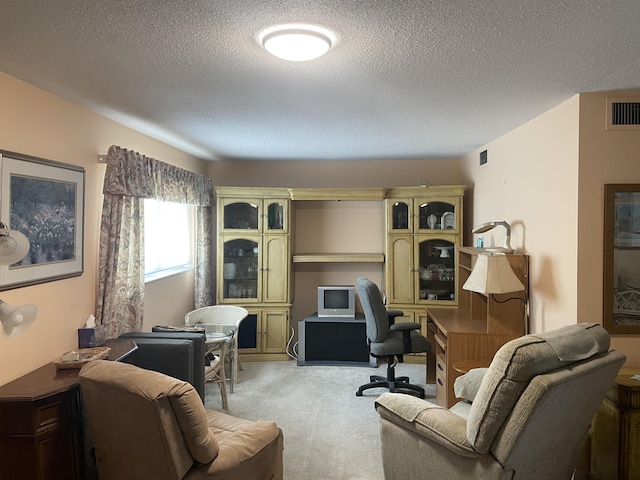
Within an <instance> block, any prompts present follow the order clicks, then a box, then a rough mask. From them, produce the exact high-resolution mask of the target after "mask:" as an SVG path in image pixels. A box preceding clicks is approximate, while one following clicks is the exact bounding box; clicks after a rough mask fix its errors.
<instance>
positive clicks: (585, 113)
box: [577, 91, 640, 366]
mask: <svg viewBox="0 0 640 480" xmlns="http://www.w3.org/2000/svg"><path fill="white" fill-rule="evenodd" d="M611 95H612V96H622V97H626V96H632V95H635V98H638V97H640V91H635V92H615V93H614V92H612V93H611ZM606 98H607V94H606V93H593V94H583V95H581V96H580V172H579V179H580V183H579V185H580V191H579V195H578V203H579V205H580V210H579V215H578V234H579V238H580V243H579V245H578V252H577V256H578V272H577V286H578V297H577V298H578V318H580V319H581V320H582V321H588V322H598V323H599V322H601V321H602V312H603V299H602V288H603V271H602V265H603V237H604V232H603V218H604V184H605V183H640V130H606V129H605V110H606ZM612 346H613V348H616V349H618V350H620V351H622V352H624V353H625V354H626V355H627V365H629V366H640V348H639V347H640V335H614V336H613V338H612Z"/></svg>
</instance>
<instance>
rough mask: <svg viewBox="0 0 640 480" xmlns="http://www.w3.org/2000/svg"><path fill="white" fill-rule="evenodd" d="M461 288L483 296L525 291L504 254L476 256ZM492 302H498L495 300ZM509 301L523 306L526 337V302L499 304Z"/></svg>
mask: <svg viewBox="0 0 640 480" xmlns="http://www.w3.org/2000/svg"><path fill="white" fill-rule="evenodd" d="M462 288H463V289H464V290H469V291H471V292H478V293H482V294H485V295H493V294H502V293H512V292H521V291H523V290H525V291H526V289H525V286H524V284H523V283H522V282H521V281H520V279H519V278H518V277H517V276H516V274H515V273H514V271H513V269H512V268H511V264H509V260H508V259H507V256H506V255H505V254H504V253H491V254H480V255H478V257H477V258H476V263H475V265H474V266H473V270H471V274H470V275H469V278H467V281H466V282H464V285H463V286H462ZM525 295H526V292H525ZM494 300H495V301H498V300H497V299H495V298H494ZM509 300H521V301H522V302H524V304H525V322H524V333H525V335H526V334H527V333H528V330H529V325H528V324H529V322H528V319H527V318H526V317H527V315H526V305H527V300H526V299H525V298H520V297H513V298H509V299H507V300H504V301H500V303H504V302H508V301H509Z"/></svg>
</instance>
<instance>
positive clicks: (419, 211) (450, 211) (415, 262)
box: [385, 185, 466, 332]
mask: <svg viewBox="0 0 640 480" xmlns="http://www.w3.org/2000/svg"><path fill="white" fill-rule="evenodd" d="M465 189H466V187H465V186H462V185H454V186H439V187H401V188H392V189H389V190H387V194H386V199H385V211H386V219H387V220H386V221H387V228H386V245H385V294H386V298H387V308H392V309H397V310H402V311H403V312H404V317H403V320H404V321H413V322H417V323H420V324H421V325H422V331H423V332H426V331H427V328H426V323H427V315H426V307H427V306H439V307H455V306H456V305H457V299H456V292H457V285H458V282H457V273H458V272H457V261H456V258H455V257H456V252H457V247H459V246H461V245H462V220H463V212H462V210H463V209H462V200H463V196H464V191H465Z"/></svg>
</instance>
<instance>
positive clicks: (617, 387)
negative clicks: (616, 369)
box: [591, 367, 640, 480]
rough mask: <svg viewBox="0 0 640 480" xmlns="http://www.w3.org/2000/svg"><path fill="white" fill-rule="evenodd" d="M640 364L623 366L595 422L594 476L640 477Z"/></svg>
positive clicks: (631, 479)
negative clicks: (639, 377)
mask: <svg viewBox="0 0 640 480" xmlns="http://www.w3.org/2000/svg"><path fill="white" fill-rule="evenodd" d="M634 375H640V368H637V367H636V368H632V367H625V368H622V369H620V373H619V374H618V376H617V377H616V381H615V383H614V384H613V385H612V386H611V388H609V391H608V392H607V396H606V398H605V400H604V402H602V405H601V406H600V409H599V410H598V413H596V416H595V417H594V419H593V423H592V426H591V478H594V479H597V480H609V479H616V480H637V479H640V380H635V379H633V378H632V377H633V376H634Z"/></svg>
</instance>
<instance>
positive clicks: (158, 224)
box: [144, 199, 194, 282]
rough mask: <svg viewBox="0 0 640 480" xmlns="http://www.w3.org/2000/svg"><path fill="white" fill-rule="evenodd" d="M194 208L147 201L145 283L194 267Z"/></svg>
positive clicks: (145, 216) (145, 214)
mask: <svg viewBox="0 0 640 480" xmlns="http://www.w3.org/2000/svg"><path fill="white" fill-rule="evenodd" d="M193 230H194V220H193V207H191V206H190V205H185V204H182V203H174V202H162V201H159V200H155V199H145V201H144V255H145V262H144V279H145V281H146V282H149V281H152V280H157V279H159V278H163V277H167V276H169V275H173V274H176V273H180V272H184V271H186V270H190V269H191V268H193V260H192V259H193V237H194V235H193Z"/></svg>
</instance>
